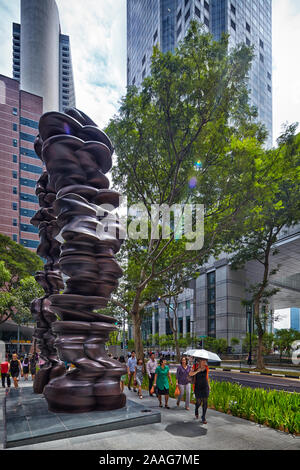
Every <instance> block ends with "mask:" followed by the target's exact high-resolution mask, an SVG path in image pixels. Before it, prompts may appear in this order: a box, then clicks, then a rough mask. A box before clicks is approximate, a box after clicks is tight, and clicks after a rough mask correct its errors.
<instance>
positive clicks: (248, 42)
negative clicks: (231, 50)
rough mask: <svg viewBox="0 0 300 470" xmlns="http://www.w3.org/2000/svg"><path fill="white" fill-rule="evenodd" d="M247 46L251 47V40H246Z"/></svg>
mask: <svg viewBox="0 0 300 470" xmlns="http://www.w3.org/2000/svg"><path fill="white" fill-rule="evenodd" d="M246 44H247V46H251V42H250V39H249V38H246Z"/></svg>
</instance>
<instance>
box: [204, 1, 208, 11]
mask: <svg viewBox="0 0 300 470" xmlns="http://www.w3.org/2000/svg"><path fill="white" fill-rule="evenodd" d="M204 8H205V9H206V10H207V11H209V4H208V3H207V1H206V0H204Z"/></svg>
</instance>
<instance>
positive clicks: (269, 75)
mask: <svg viewBox="0 0 300 470" xmlns="http://www.w3.org/2000/svg"><path fill="white" fill-rule="evenodd" d="M267 75H268V79H269V80H271V79H272V75H271V74H270V72H268V73H267Z"/></svg>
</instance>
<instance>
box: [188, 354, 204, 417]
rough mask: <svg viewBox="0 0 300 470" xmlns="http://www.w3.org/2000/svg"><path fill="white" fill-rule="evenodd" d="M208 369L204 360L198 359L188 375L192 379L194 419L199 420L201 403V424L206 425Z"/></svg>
mask: <svg viewBox="0 0 300 470" xmlns="http://www.w3.org/2000/svg"><path fill="white" fill-rule="evenodd" d="M208 373H209V369H208V366H207V361H206V359H198V361H197V363H196V364H195V365H194V366H193V370H191V371H190V373H189V375H190V376H191V377H194V394H195V398H196V405H195V417H196V419H198V418H199V414H198V413H199V408H200V406H201V403H202V423H203V424H207V421H206V418H205V415H206V411H207V402H208V396H209V379H208Z"/></svg>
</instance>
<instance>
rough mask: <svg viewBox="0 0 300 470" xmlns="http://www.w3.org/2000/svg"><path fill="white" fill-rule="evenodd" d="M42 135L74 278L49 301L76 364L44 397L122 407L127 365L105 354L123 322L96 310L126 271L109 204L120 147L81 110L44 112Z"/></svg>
mask: <svg viewBox="0 0 300 470" xmlns="http://www.w3.org/2000/svg"><path fill="white" fill-rule="evenodd" d="M39 134H40V137H39V138H38V143H37V151H39V153H40V155H41V158H42V160H43V162H44V163H45V165H46V169H47V172H48V175H49V182H50V185H51V187H53V189H54V193H55V194H56V200H55V202H54V203H53V215H54V216H55V217H56V224H57V226H58V230H57V232H58V231H59V236H60V237H61V239H62V240H63V243H62V245H61V253H60V257H59V265H60V269H61V271H62V272H63V273H64V274H65V275H66V276H68V280H67V281H66V288H65V290H64V292H63V293H62V294H58V293H55V294H52V295H51V296H50V298H49V299H50V301H51V304H52V307H51V309H52V310H53V311H55V312H56V314H57V315H58V317H59V320H57V321H55V322H54V323H52V330H53V332H54V333H55V335H56V337H57V338H56V341H55V346H56V348H57V350H58V353H59V357H60V358H61V359H62V360H65V361H68V362H72V363H73V364H74V365H75V366H76V367H75V369H73V370H72V371H70V372H67V373H66V374H65V375H64V376H61V377H58V378H55V379H53V380H51V381H50V382H49V384H48V385H47V386H46V387H45V389H44V394H45V397H46V399H47V401H48V406H49V409H50V410H51V411H55V412H59V411H62V412H74V413H76V412H86V411H91V410H108V409H115V408H121V407H123V406H124V405H125V403H126V397H125V395H124V394H122V393H121V392H120V377H121V375H123V374H124V373H125V372H126V367H124V365H123V364H120V363H119V362H118V361H115V360H113V359H111V358H110V357H108V355H107V354H106V351H105V342H106V341H107V340H108V337H109V333H110V332H111V331H114V330H115V329H116V327H115V326H114V321H115V320H114V318H112V317H109V316H106V315H103V314H99V313H96V312H95V311H94V310H95V309H101V308H103V307H106V305H107V302H108V300H109V297H110V294H111V292H112V291H113V290H114V289H115V288H116V287H117V285H118V278H120V277H121V276H122V270H121V269H120V267H119V266H118V264H117V262H116V260H115V258H114V255H115V253H116V252H117V251H118V250H119V249H120V246H121V243H122V240H123V238H124V234H123V231H122V227H121V226H120V224H119V223H118V220H117V218H116V216H114V215H113V214H112V213H111V211H110V210H109V209H107V207H106V208H104V209H103V205H109V207H110V208H111V209H113V208H116V207H118V202H119V194H118V193H116V192H115V191H112V190H110V189H108V188H109V180H108V178H107V177H106V176H105V173H107V172H108V171H109V169H110V168H111V164H112V153H113V148H112V145H111V142H110V141H109V139H108V137H107V136H106V134H105V133H104V132H102V131H101V130H100V129H99V128H98V127H97V126H96V125H95V123H94V122H93V121H91V120H90V119H89V118H88V117H87V116H86V115H85V114H84V113H82V112H81V111H79V110H76V109H70V110H68V111H67V112H66V113H65V114H63V113H57V112H51V113H46V114H44V115H43V116H42V117H41V119H40V122H39ZM101 208H102V209H101Z"/></svg>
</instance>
